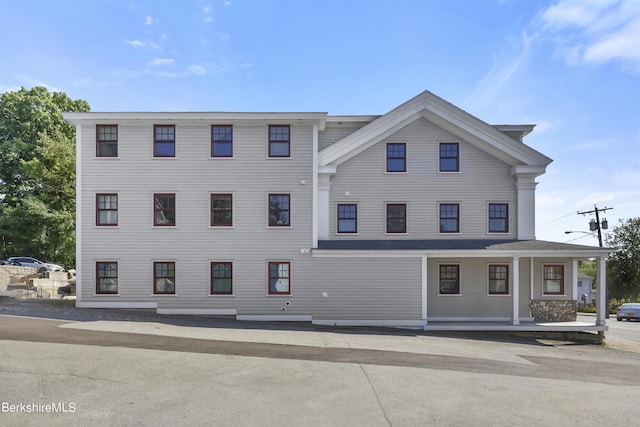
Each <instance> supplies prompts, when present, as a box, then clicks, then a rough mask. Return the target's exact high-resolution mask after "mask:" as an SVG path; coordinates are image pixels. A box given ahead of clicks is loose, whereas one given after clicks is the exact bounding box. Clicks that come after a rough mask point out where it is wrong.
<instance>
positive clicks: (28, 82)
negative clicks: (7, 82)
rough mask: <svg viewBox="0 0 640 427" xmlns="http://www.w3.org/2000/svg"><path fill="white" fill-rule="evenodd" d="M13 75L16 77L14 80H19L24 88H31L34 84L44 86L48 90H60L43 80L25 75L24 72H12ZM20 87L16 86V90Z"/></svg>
mask: <svg viewBox="0 0 640 427" xmlns="http://www.w3.org/2000/svg"><path fill="white" fill-rule="evenodd" d="M14 77H15V78H16V80H17V81H18V82H20V84H21V86H23V87H26V88H32V87H36V86H41V87H44V88H46V89H47V90H48V91H49V92H62V90H61V89H59V88H57V87H55V86H52V85H50V84H48V83H45V82H43V81H42V80H39V79H34V78H33V77H31V76H29V75H26V74H14ZM20 89H21V88H18V89H17V90H20Z"/></svg>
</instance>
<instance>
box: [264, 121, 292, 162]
mask: <svg viewBox="0 0 640 427" xmlns="http://www.w3.org/2000/svg"><path fill="white" fill-rule="evenodd" d="M290 156H291V127H290V126H289V125H269V157H290Z"/></svg>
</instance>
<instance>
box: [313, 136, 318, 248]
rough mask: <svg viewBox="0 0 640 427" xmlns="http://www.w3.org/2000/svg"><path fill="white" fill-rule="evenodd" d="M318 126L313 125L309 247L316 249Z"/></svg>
mask: <svg viewBox="0 0 640 427" xmlns="http://www.w3.org/2000/svg"><path fill="white" fill-rule="evenodd" d="M318 166H319V165H318V125H317V124H314V125H313V185H312V187H311V191H312V194H311V206H312V208H311V213H312V218H311V228H312V230H311V247H312V248H314V249H315V248H317V247H318Z"/></svg>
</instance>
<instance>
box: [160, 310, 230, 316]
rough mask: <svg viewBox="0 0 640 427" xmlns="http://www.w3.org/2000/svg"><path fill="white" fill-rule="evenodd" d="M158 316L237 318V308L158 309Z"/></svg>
mask: <svg viewBox="0 0 640 427" xmlns="http://www.w3.org/2000/svg"><path fill="white" fill-rule="evenodd" d="M156 312H157V313H158V314H187V315H196V316H198V315H199V316H235V315H236V314H237V310H236V309H235V308H158V309H157V310H156Z"/></svg>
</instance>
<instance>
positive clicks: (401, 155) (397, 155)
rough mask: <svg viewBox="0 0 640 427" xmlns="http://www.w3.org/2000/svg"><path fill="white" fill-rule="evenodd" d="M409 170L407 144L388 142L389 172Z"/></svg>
mask: <svg viewBox="0 0 640 427" xmlns="http://www.w3.org/2000/svg"><path fill="white" fill-rule="evenodd" d="M406 171H407V144H405V143H396V142H394V143H388V144H387V172H406Z"/></svg>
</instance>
